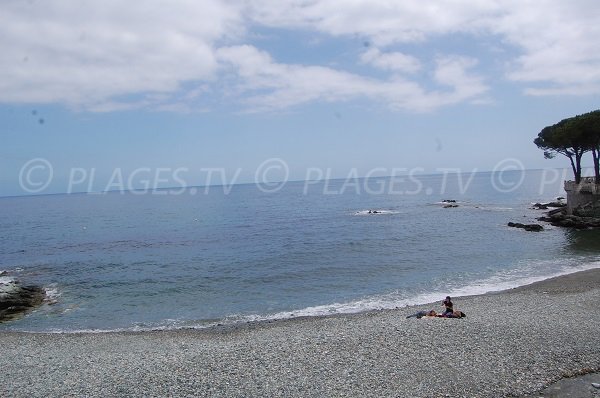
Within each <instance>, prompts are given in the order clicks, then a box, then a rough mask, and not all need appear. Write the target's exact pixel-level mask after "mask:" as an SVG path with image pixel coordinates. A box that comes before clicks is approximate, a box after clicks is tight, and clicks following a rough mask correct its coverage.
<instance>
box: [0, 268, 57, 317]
mask: <svg viewBox="0 0 600 398" xmlns="http://www.w3.org/2000/svg"><path fill="white" fill-rule="evenodd" d="M45 298H46V292H45V291H44V289H43V288H42V287H40V286H23V285H21V283H20V282H19V281H17V280H15V279H12V278H8V277H2V278H0V322H4V321H7V320H11V319H14V318H17V317H19V316H21V315H23V314H24V313H25V312H27V311H30V310H31V309H33V308H35V307H37V306H39V305H41V304H42V303H43V302H44V299H45Z"/></svg>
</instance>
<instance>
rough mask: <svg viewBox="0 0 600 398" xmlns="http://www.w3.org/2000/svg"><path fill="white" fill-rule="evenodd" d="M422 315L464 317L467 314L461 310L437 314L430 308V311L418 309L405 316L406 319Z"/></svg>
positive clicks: (418, 317)
mask: <svg viewBox="0 0 600 398" xmlns="http://www.w3.org/2000/svg"><path fill="white" fill-rule="evenodd" d="M424 316H426V317H429V318H465V317H466V316H467V314H465V313H464V312H462V311H452V312H444V313H442V314H438V313H437V312H435V310H430V311H418V312H416V313H414V314H412V315H409V316H407V317H406V319H408V318H417V319H421V318H423V317H424Z"/></svg>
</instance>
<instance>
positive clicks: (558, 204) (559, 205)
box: [532, 198, 567, 210]
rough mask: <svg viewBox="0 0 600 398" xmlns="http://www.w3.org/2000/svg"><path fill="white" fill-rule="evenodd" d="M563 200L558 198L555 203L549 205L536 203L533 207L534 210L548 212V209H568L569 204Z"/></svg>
mask: <svg viewBox="0 0 600 398" xmlns="http://www.w3.org/2000/svg"><path fill="white" fill-rule="evenodd" d="M562 199H563V198H557V199H556V201H555V202H548V203H536V204H534V205H533V206H532V208H534V209H536V210H548V208H550V207H552V208H563V207H566V206H567V204H566V203H565V202H563V201H562Z"/></svg>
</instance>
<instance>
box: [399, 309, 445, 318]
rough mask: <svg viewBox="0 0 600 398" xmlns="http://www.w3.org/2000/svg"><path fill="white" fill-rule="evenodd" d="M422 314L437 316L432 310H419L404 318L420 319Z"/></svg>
mask: <svg viewBox="0 0 600 398" xmlns="http://www.w3.org/2000/svg"><path fill="white" fill-rule="evenodd" d="M424 316H438V314H437V312H435V311H434V310H431V311H419V312H417V313H414V314H412V315H409V316H407V317H406V319H408V318H417V319H421V318H423V317H424Z"/></svg>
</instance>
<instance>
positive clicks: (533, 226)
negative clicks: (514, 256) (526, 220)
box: [508, 222, 544, 232]
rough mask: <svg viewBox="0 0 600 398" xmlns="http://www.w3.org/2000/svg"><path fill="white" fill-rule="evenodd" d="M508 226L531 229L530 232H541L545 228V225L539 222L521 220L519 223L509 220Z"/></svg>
mask: <svg viewBox="0 0 600 398" xmlns="http://www.w3.org/2000/svg"><path fill="white" fill-rule="evenodd" d="M508 226H509V227H513V228H521V229H524V230H525V231H530V232H540V231H543V230H544V227H542V226H541V225H539V224H521V223H519V222H517V223H515V222H509V223H508Z"/></svg>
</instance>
